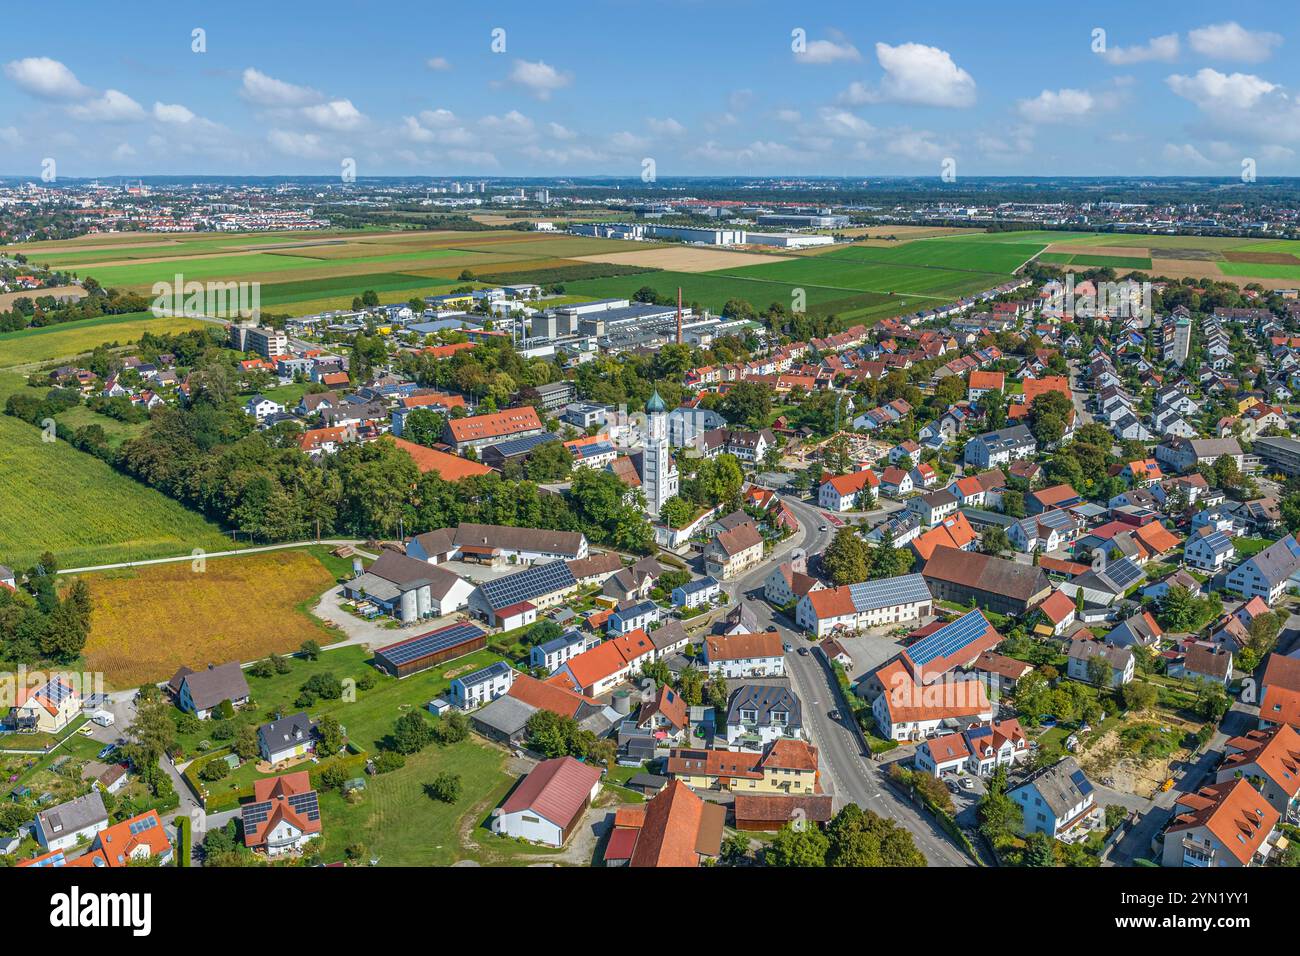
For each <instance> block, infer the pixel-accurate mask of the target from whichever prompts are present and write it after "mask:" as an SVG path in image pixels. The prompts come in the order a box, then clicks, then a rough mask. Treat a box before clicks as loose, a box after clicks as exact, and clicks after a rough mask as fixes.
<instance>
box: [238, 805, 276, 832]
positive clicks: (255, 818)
mask: <svg viewBox="0 0 1300 956" xmlns="http://www.w3.org/2000/svg"><path fill="white" fill-rule="evenodd" d="M270 816H271V801H269V800H267V801H265V802H264V803H250V804H247V805H245V807H244V813H243V818H244V831H245V832H246V833H251V832H253V831H255V830H257V828H258V827H260V826H261V825H262V824H263V823H265V822H266V821H267V820H268V819H269V818H270Z"/></svg>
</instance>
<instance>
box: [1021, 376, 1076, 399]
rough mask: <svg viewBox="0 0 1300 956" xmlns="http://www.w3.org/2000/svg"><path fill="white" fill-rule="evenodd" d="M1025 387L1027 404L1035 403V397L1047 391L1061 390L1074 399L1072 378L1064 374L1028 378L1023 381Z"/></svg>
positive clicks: (1061, 392)
mask: <svg viewBox="0 0 1300 956" xmlns="http://www.w3.org/2000/svg"><path fill="white" fill-rule="evenodd" d="M1022 384H1023V385H1024V389H1025V404H1026V405H1032V404H1034V399H1036V398H1037V397H1038V396H1039V395H1044V394H1046V393H1047V392H1059V393H1060V394H1062V395H1064V396H1065V397H1066V398H1069V399H1071V400H1073V397H1072V396H1071V394H1070V380H1069V379H1068V378H1066V377H1065V376H1064V375H1044V376H1043V377H1042V378H1027V379H1025V380H1024V382H1023V383H1022Z"/></svg>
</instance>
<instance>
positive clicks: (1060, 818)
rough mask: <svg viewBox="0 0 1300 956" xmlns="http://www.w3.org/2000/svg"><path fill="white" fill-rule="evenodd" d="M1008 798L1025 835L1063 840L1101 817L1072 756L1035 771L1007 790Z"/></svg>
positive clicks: (1093, 797) (1092, 795)
mask: <svg viewBox="0 0 1300 956" xmlns="http://www.w3.org/2000/svg"><path fill="white" fill-rule="evenodd" d="M1008 796H1010V797H1011V799H1012V800H1014V801H1015V802H1016V803H1017V804H1019V805H1020V811H1021V829H1022V832H1023V833H1024V834H1025V835H1026V836H1028V835H1029V834H1031V833H1046V834H1047V835H1048V836H1050V837H1056V838H1063V837H1065V836H1067V835H1068V834H1069V833H1070V832H1071V831H1073V830H1075V829H1076V828H1078V827H1081V826H1084V827H1086V826H1088V825H1089V824H1090V823H1091V822H1092V821H1095V820H1097V819H1098V818H1100V816H1101V808H1100V807H1098V806H1097V804H1096V797H1095V793H1094V791H1093V786H1092V782H1091V781H1090V780H1088V778H1087V777H1086V776H1085V775H1084V772H1083V770H1082V768H1080V766H1079V764H1078V761H1076V760H1075V759H1074V758H1073V757H1066V758H1065V759H1063V760H1061V761H1060V762H1058V763H1055V764H1053V765H1052V766H1050V767H1044V768H1043V769H1042V770H1039V771H1037V772H1036V773H1034V774H1033V775H1032V776H1031V777H1029V779H1027V780H1026V781H1025V782H1024V783H1022V784H1020V785H1019V786H1018V787H1015V788H1013V789H1012V790H1010V791H1008Z"/></svg>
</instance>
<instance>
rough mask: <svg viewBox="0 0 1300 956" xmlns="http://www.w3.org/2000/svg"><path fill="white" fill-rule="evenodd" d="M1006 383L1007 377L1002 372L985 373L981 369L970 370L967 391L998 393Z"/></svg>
mask: <svg viewBox="0 0 1300 956" xmlns="http://www.w3.org/2000/svg"><path fill="white" fill-rule="evenodd" d="M1006 382H1007V376H1006V374H1005V373H1003V372H985V371H983V370H982V369H971V373H970V383H969V390H970V391H985V392H1000V391H1002V389H1003V387H1004V386H1005V385H1006Z"/></svg>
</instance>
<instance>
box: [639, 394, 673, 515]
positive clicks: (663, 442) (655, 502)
mask: <svg viewBox="0 0 1300 956" xmlns="http://www.w3.org/2000/svg"><path fill="white" fill-rule="evenodd" d="M645 415H646V439H645V451H644V452H643V453H642V457H641V462H642V464H641V472H642V474H641V490H642V491H643V492H644V493H645V502H646V510H647V511H648V512H649V513H650V515H651V516H652V517H656V518H657V517H658V516H659V509H660V508H661V507H663V503H664V502H665V501H667V500H668V499H669V498H671V497H672V496H673V495H675V494H677V465H676V464H675V463H674V462H673V457H672V454H671V453H670V452H669V450H668V409H667V406H665V405H664V400H663V399H662V398H660V397H659V390H658V389H656V390H655V393H654V394H653V395H652V396H650V401H648V402H646V406H645Z"/></svg>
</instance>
